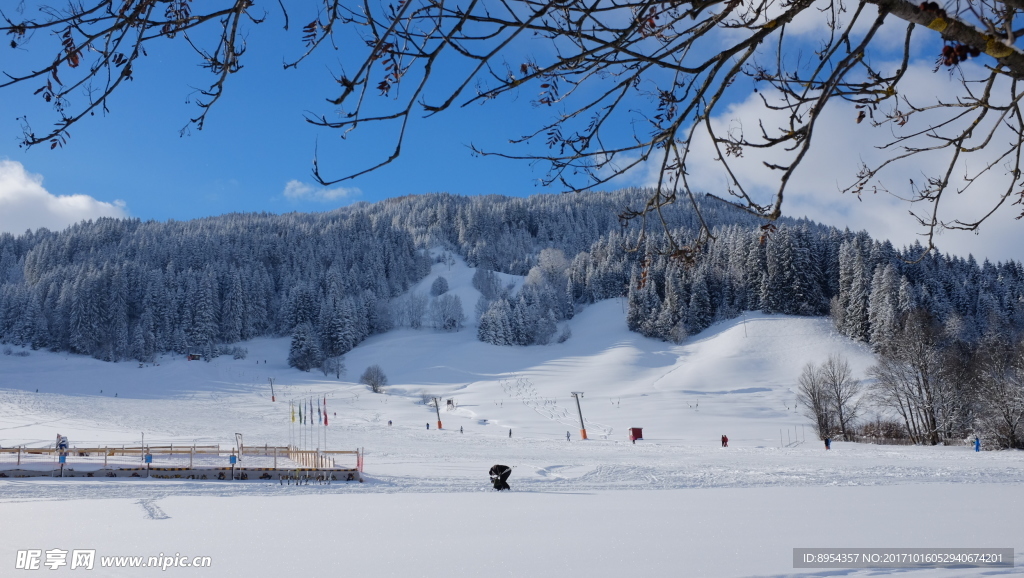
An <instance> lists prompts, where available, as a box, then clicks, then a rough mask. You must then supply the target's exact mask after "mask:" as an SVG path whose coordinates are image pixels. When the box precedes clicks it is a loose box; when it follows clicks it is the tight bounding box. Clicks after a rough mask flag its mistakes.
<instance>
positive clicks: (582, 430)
mask: <svg viewBox="0 0 1024 578" xmlns="http://www.w3.org/2000/svg"><path fill="white" fill-rule="evenodd" d="M572 396H573V397H575V398H576V411H577V412H579V414H580V439H584V440H585V439H587V427H586V426H585V425H583V410H582V409H580V398H581V397H583V392H582V391H574V392H572Z"/></svg>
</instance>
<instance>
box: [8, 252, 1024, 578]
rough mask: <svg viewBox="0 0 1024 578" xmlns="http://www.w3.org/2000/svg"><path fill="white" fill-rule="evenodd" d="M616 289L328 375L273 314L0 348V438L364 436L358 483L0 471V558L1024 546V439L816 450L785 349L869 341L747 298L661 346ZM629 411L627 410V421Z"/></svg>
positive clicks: (730, 552)
mask: <svg viewBox="0 0 1024 578" xmlns="http://www.w3.org/2000/svg"><path fill="white" fill-rule="evenodd" d="M472 274H473V270H472V269H470V268H468V267H466V265H465V264H464V263H463V262H461V261H459V262H457V263H456V264H455V265H453V266H452V267H451V268H449V267H448V266H447V265H441V264H438V265H435V266H434V269H433V271H432V273H431V275H429V276H428V277H427V278H425V279H424V280H423V281H422V282H421V283H420V284H419V285H418V287H417V288H415V289H414V290H417V291H422V292H424V293H427V291H428V289H429V287H430V284H431V283H432V282H433V280H434V279H435V278H436V276H438V275H444V276H445V277H446V278H447V279H448V281H449V285H450V287H451V291H452V292H453V293H455V294H457V295H459V296H460V298H461V299H462V302H463V305H464V307H465V309H466V310H467V313H468V314H469V313H471V311H472V308H473V305H474V304H475V303H476V300H477V297H478V296H479V294H478V293H477V292H476V290H475V289H474V288H473V287H472V285H471V283H470V280H471V277H472ZM508 279H509V278H508V277H506V280H508ZM520 282H521V280H520ZM624 307H625V304H624V303H623V302H622V301H621V300H609V301H604V302H601V303H597V304H594V305H591V306H589V307H586V308H585V309H583V310H582V311H580V312H579V313H578V314H577V316H576V317H575V318H574V319H572V320H571V321H569V322H567V323H568V324H569V326H570V328H571V330H572V337H571V338H570V339H569V340H568V341H566V342H565V343H561V344H551V345H547V346H531V347H497V346H492V345H489V344H484V343H481V342H479V341H477V340H476V328H475V326H473V325H472V323H470V324H469V325H468V326H467V327H466V328H465V329H463V330H462V331H460V332H457V333H442V332H437V331H434V330H432V329H429V328H425V329H422V330H411V329H398V330H394V331H391V332H389V333H387V334H384V335H377V336H374V337H371V338H370V339H367V340H366V341H364V342H363V343H361V344H360V345H359V346H358V347H356V348H355V349H354V350H353V351H351V352H349V353H348V354H347V355H346V356H345V363H346V366H347V374H346V376H345V377H343V378H342V379H341V380H338V379H334V378H332V377H327V376H324V375H323V374H321V373H318V372H311V373H304V372H300V371H297V370H294V369H291V368H289V367H287V362H286V356H287V351H288V345H289V340H288V339H287V338H279V339H272V338H262V339H256V340H253V341H250V342H247V343H243V344H242V345H243V346H244V347H247V348H248V351H249V354H248V357H247V358H246V359H244V360H235V359H231V358H229V357H220V358H217V359H215V360H213V361H211V362H209V363H205V362H202V361H186V360H185V359H183V358H182V357H180V356H174V355H165V356H163V357H161V358H160V359H158V360H157V361H156V363H155V364H145V365H144V366H142V367H140V366H139V364H137V363H116V364H115V363H103V362H99V361H96V360H94V359H91V358H85V357H81V356H74V355H68V354H57V353H50V352H42V351H32V352H30V354H29V355H28V356H27V357H20V356H15V355H0V446H3V447H10V446H13V445H22V444H24V445H27V446H37V447H39V446H45V445H47V444H52V443H53V439H54V436H55V435H56V433H57V432H60V433H61V434H64V435H66V436H68V437H69V438H70V440H71V442H72V445H80V446H86V445H95V444H132V445H137V444H138V443H140V441H141V436H142V435H143V433H144V434H145V439H146V441H147V443H151V444H156V443H175V444H190V443H193V442H194V443H200V444H202V443H220V444H223V445H225V446H229V445H231V444H232V443H233V440H234V434H235V433H236V432H240V433H243V435H244V436H245V441H246V444H247V445H262V444H265V443H266V444H271V445H284V444H287V443H293V444H297V445H301V446H303V447H306V448H311V449H315V448H317V447H319V448H323V449H354V448H356V447H364V448H365V449H366V465H365V469H366V482H365V483H363V484H332V485H330V486H316V485H310V486H300V487H296V486H288V485H284V486H282V485H278V484H276V483H267V482H237V483H223V482H188V481H160V482H157V481H146V480H95V481H92V480H89V481H86V480H75V481H73V482H71V481H65V482H60V481H50V480H32V481H29V480H0V520H3V523H0V576H7V575H8V574H7V573H6V572H7V570H5V569H7V568H13V564H14V556H15V551H16V550H18V549H24V548H42V549H50V548H63V549H70V548H85V547H93V546H87V545H83V544H93V545H94V547H95V548H96V549H97V550H98V554H100V555H102V554H104V553H106V554H107V555H145V556H149V555H153V556H155V555H157V554H158V553H159V552H164V553H167V554H168V555H169V554H170V553H172V551H175V552H180V553H181V554H187V555H209V556H212V557H213V558H214V562H215V568H214V569H213V570H211V569H199V568H169V569H167V570H166V572H167V573H170V574H172V575H182V576H185V575H189V576H201V575H209V576H214V575H215V576H264V575H266V576H270V575H275V576H276V575H282V574H286V573H290V572H294V571H297V569H298V568H301V567H303V564H304V563H307V562H309V563H310V564H312V562H310V561H311V560H321V559H326V560H328V561H329V562H327V563H328V564H329V565H328V566H327V568H328V569H330V570H331V574H334V573H341V572H346V573H347V572H349V571H352V572H359V573H362V574H364V575H369V576H378V575H379V576H480V575H501V576H505V575H507V576H576V575H591V576H622V575H626V574H628V575H633V576H647V575H651V576H653V575H707V576H745V575H780V576H781V575H794V574H802V573H803V574H813V573H814V571H811V570H796V569H794V568H793V564H792V549H793V548H795V547H827V546H831V547H868V546H872V547H875V546H877V547H1015V548H1017V550H1018V551H1020V552H1024V532H1020V530H1019V527H1020V526H1019V525H1020V520H1021V519H1022V514H1024V499H1022V498H1021V497H1020V496H1021V490H1022V489H1024V454H1022V453H1021V452H981V453H974V452H972V451H969V450H968V449H967V448H966V447H903V446H872V445H861V444H846V443H834V444H833V450H832V451H829V452H825V451H824V449H823V447H822V446H821V444H820V442H818V441H817V440H816V439H814V437H813V435H812V431H811V429H810V423H809V421H808V420H807V418H806V417H805V416H804V415H803V414H802V411H801V408H799V407H797V404H796V394H795V390H796V380H797V377H798V376H799V373H800V370H801V368H802V367H803V365H804V364H806V363H807V362H821V361H822V360H823V359H824V358H825V357H827V356H828V355H829V354H831V353H840V354H842V355H844V356H845V357H846V358H847V359H848V360H849V362H850V364H851V366H852V368H853V370H854V373H855V374H856V375H858V376H863V375H864V374H865V370H866V369H867V368H868V367H869V366H870V365H871V364H872V363H873V356H872V354H871V352H870V351H869V350H867V349H866V348H864V347H862V346H861V345H858V344H855V343H852V342H850V341H849V340H848V339H846V338H844V337H842V336H839V335H837V334H836V333H835V332H834V331H832V329H831V326H830V324H829V322H828V320H826V319H820V318H798V317H789V316H774V315H764V314H760V313H752V312H748V313H746V314H744V315H743V316H742V317H741V318H739V319H734V320H729V321H725V322H722V323H719V324H716V325H714V326H712V327H711V328H709V329H708V330H706V331H704V332H702V333H701V334H699V335H696V336H693V337H691V338H690V339H689V340H688V341H686V342H685V343H683V344H680V345H672V344H667V343H663V342H660V341H655V340H650V339H646V338H644V337H642V336H639V335H637V334H635V333H630V332H629V331H628V330H627V329H626V325H625V320H624V318H625V315H624ZM470 316H471V315H470ZM372 364H379V365H380V366H381V367H382V368H383V369H384V371H385V373H386V374H387V376H388V380H389V385H388V386H387V387H386V388H385V393H383V394H374V393H371V392H370V391H369V389H368V388H367V387H366V386H363V385H360V384H358V383H356V380H357V379H358V377H359V375H361V374H362V372H363V370H364V369H365V368H366V367H368V366H369V365H372ZM269 378H273V379H274V390H275V394H276V399H277V401H276V402H271V391H270V385H269V381H268V380H269ZM36 390H38V392H37V391H36ZM573 391H581V392H583V397H582V399H581V407H582V411H583V414H584V417H585V419H586V425H587V431H588V434H589V437H590V438H591V439H589V440H587V441H581V440H580V439H579V433H578V430H579V424H578V415H577V410H576V405H575V401H574V400H573V398H572V397H571V396H570V392H573ZM115 395H116V396H115ZM431 397H438V398H441V399H442V400H448V399H451V400H453V402H454V404H455V407H454V409H451V410H448V409H446V404H445V403H442V406H441V411H440V417H441V420H442V422H443V425H444V428H443V429H442V430H440V431H439V430H437V428H436V421H437V416H436V414H435V410H434V408H433V407H431V406H428V405H426V404H425V403H424V400H425V399H429V398H431ZM324 398H326V400H327V408H328V412H329V415H330V418H331V419H330V425H329V426H328V427H326V428H323V427H316V428H311V427H306V428H305V429H304V430H302V428H299V427H297V426H294V425H293V424H292V422H291V420H290V410H289V407H290V404H289V402H292V401H294V402H297V403H302V402H308V401H309V400H310V399H313V400H314V406H315V404H316V399H320V400H321V401H322V400H323V399H324ZM389 420H390V422H391V423H392V425H390V426H389V425H388V422H389ZM428 424H429V426H430V427H429V429H428V428H427V425H428ZM630 427H642V428H643V431H644V439H643V440H642V441H639V442H637V443H636V444H635V445H634V444H631V443H630V442H629V441H628V439H627V429H628V428H630ZM300 430H301V431H300ZM510 432H511V437H510V435H509V434H510ZM567 432H568V434H569V437H570V440H566V433H567ZM722 434H726V435H728V436H729V440H730V442H729V446H730V447H729V448H721V447H720V444H719V438H720V436H721V435H722ZM495 463H502V464H508V465H510V466H513V474H512V478H511V479H510V484H511V485H512V487H513V492H512V493H509V494H496V493H494V492H492V491H491V490H490V488H489V486H488V484H487V475H486V472H487V469H488V468H489V467H490V466H491V465H493V464H495ZM217 498H224V499H217ZM55 526H59V527H60V528H62V531H61V532H60V533H59V534H57V535H56V536H55V535H54V532H53V528H54V527H55ZM823 529H827V531H822V530H823ZM72 542H74V543H72ZM1016 561H1017V564H1018V566H1021V565H1024V557H1022V556H1021V555H1018V556H1017V560H1016ZM323 563H325V562H323V561H320V562H317V563H316V564H315V565H310V566H308V568H309V569H312V568H314V567H315V568H319V569H323V567H322V566H321V564H323ZM65 571H66V572H74V571H71V570H69V569H67V568H62V569H59V570H57V571H52V572H51V571H50V570H46V573H47V575H49V574H50V573H52V574H54V575H60V574H62V573H64V572H65ZM1008 571H1009V572H1015V571H1019V568H1015V569H1009V570H1008ZM104 572H105V574H103V575H111V576H138V575H148V574H153V573H155V572H160V573H163V571H161V570H155V569H152V568H122V569H112V568H108V569H104ZM821 572H823V571H821ZM877 572H878V571H871V570H849V571H844V572H843V575H853V576H860V575H864V576H867V575H876V574H877ZM883 572H885V573H887V574H892V573H900V574H902V573H907V574H909V575H914V576H918V575H921V576H924V575H943V576H947V575H980V574H981V573H982V571H981V570H968V569H961V570H957V571H949V570H915V571H909V570H885V571H883ZM950 572H952V573H950ZM999 572H1003V570H1000V571H999ZM819 573H820V572H819ZM72 575H75V574H72Z"/></svg>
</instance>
